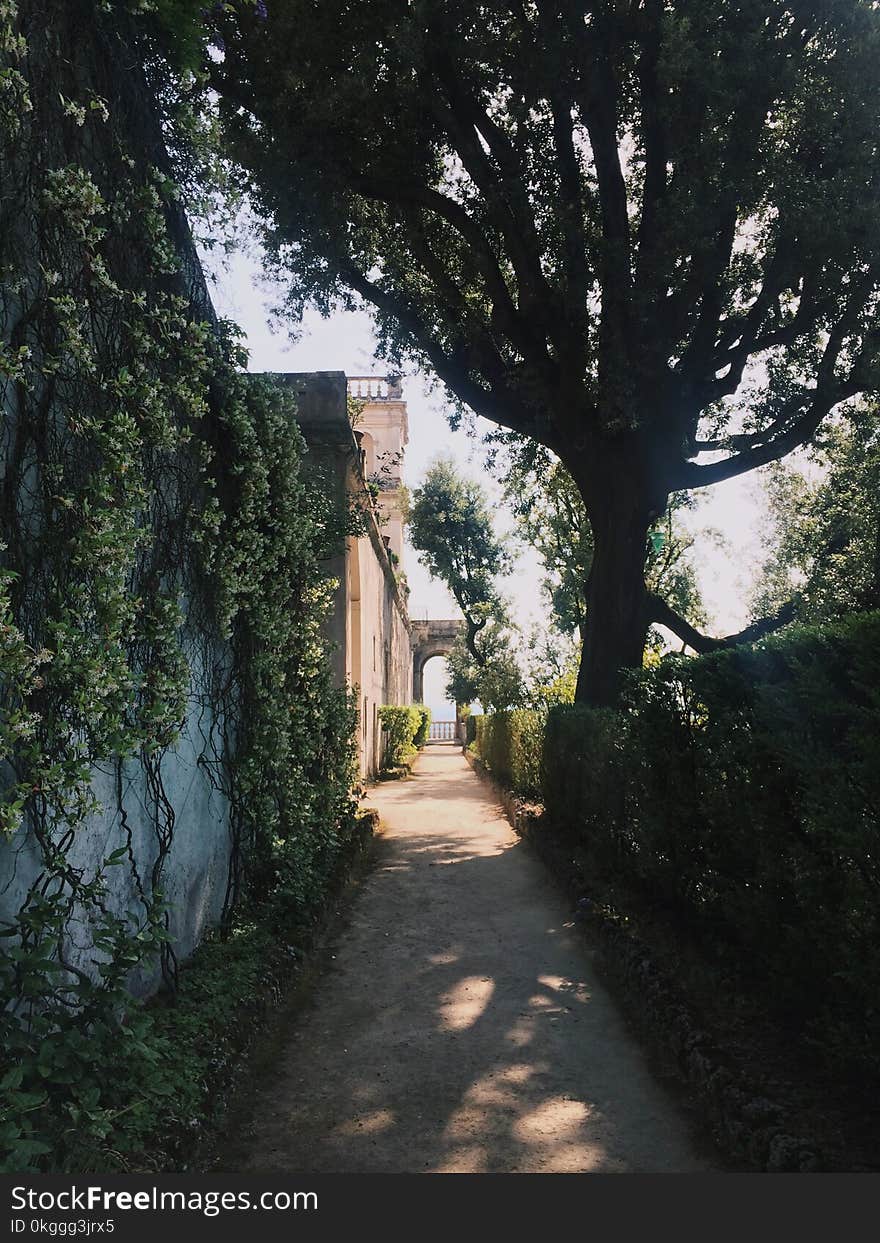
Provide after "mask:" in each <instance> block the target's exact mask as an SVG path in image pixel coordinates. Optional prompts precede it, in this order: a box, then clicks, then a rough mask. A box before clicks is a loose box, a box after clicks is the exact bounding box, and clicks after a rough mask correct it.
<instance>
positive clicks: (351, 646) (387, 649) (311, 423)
mask: <svg viewBox="0 0 880 1243" xmlns="http://www.w3.org/2000/svg"><path fill="white" fill-rule="evenodd" d="M277 378H280V379H282V380H283V381H284V382H285V383H286V384H289V385H290V386H291V387H292V388H293V389H294V391H295V393H296V399H297V407H298V415H297V418H298V422H299V425H300V428H301V430H302V432H303V435H304V437H305V440H306V443H307V445H308V448H309V454H310V456H311V459H312V461H314V462H315V464H316V467H318V468H319V469H320V470H321V471H322V472H323V473H324V475H325V477H326V479H327V481H328V482H329V483H330V484H331V486H332V490H333V494H334V497H335V499H336V503H337V504H338V505H340V506H345V505H350V506H353V507H354V510H355V511H356V514H357V517H358V519H359V521H358V527H359V530H360V533H359V534H352V535H349V536H348V537H347V538H346V541H345V547H344V550H343V551H342V552H340V553H339V554H338V555H337V556H336V557H334V558H333V560H332V561H331V563H330V566H329V569H330V573H331V575H332V577H333V578H334V579H335V580H336V583H337V587H336V593H335V597H334V602H333V612H332V615H331V616H330V617H329V618H328V622H327V625H328V633H329V636H330V638H331V640H332V642H333V645H334V651H333V662H334V670H335V673H336V678H337V681H338V682H339V683H340V684H342V683H347V684H348V685H349V686H352V687H357V688H358V696H359V709H360V735H359V748H360V756H361V772H362V773H363V775H364V776H366V777H372V776H375V774H376V773H377V772H378V770H379V766H380V764H381V760H382V755H381V745H382V738H381V735H382V731H381V726H380V724H379V707H380V706H381V705H382V704H403V703H409V702H410V698H411V689H412V649H411V642H410V623H409V616H408V613H407V605H406V586H405V580H404V579H403V576H402V572H401V564H402V556H403V512H402V505H401V499H402V492H401V489H402V486H403V485H402V478H401V466H402V461H403V453H404V450H405V448H406V443H407V435H408V428H407V418H406V402H405V401H404V400H403V397H402V394H401V389H400V383H399V380H398V379H397V378H396V377H390V378H388V379H385V378H380V377H373V376H370V377H365V376H360V377H352V378H351V379H348V380H347V379H346V377H345V375H344V374H343V373H342V372H341V371H324V372H313V373H307V374H301V375H286V376H281V377H277ZM349 397H351V398H353V402H354V404H353V409H352V410H351V413H350V410H349V401H348V398H349Z"/></svg>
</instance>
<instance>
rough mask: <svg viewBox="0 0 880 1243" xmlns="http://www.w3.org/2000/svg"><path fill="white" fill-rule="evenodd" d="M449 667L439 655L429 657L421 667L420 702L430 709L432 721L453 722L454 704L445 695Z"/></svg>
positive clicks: (442, 656) (443, 657)
mask: <svg viewBox="0 0 880 1243" xmlns="http://www.w3.org/2000/svg"><path fill="white" fill-rule="evenodd" d="M448 680H449V666H448V663H447V660H446V657H445V656H444V655H442V654H441V653H438V654H436V655H434V656H429V657H428V659H427V660H426V661H425V663H424V665H423V666H422V695H423V699H422V702H423V703H424V704H426V705H427V706H428V707H429V708H430V709H431V720H432V721H454V720H455V702H454V701H453V700H451V699H450V698H449V697H448V695H447V694H446V683H447V682H448Z"/></svg>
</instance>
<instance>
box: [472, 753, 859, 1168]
mask: <svg viewBox="0 0 880 1243" xmlns="http://www.w3.org/2000/svg"><path fill="white" fill-rule="evenodd" d="M463 754H464V757H465V759H466V760H467V762H468V764H469V765H470V767H471V768H472V769H473V771H474V773H475V774H476V776H477V777H478V778H479V779H480V780H481V781H483V782H485V783H487V784H488V785H490V786H491V788H492V790H493V791H494V794H495V797H496V798H497V799H498V801H499V803H500V805H501V807H502V808H503V809H504V813H505V815H506V816H507V819H508V820H509V821H510V824H511V826H512V827H513V829H514V831H515V832H516V833H517V834H518V835H519V836H520V837H521V838H522V840H523V841H524V842H525V843H526V844H527V845H528V847H529V848H530V849H531V850H532V852H533V853H534V855H535V856H536V857H537V858H538V859H539V860H540V861H541V862H542V863H543V864H544V866H545V868H546V869H547V871H548V872H549V873H550V875H551V876H552V877H553V879H554V880H555V882H556V884H557V885H558V886H559V887H560V888H561V889H562V890H563V892H564V893H565V895H566V898H567V900H568V901H570V902H572V903H573V905H574V907H575V919H576V920H577V922H578V924H579V925H580V928H581V934H582V936H583V937H584V938H585V939H586V940H587V941H588V942H589V945H590V947H591V949H593V950H594V951H595V952H596V959H597V960H596V966H597V969H598V970H599V972H600V974H601V976H602V980H603V983H604V984H605V986H606V987H607V988H608V990H609V992H611V994H612V996H613V997H614V998H615V1000H616V1001H617V1003H618V1005H619V1006H620V1009H621V1013H622V1014H623V1016H624V1018H625V1019H626V1020H627V1021H628V1023H629V1024H630V1026H631V1027H632V1028H634V1029H635V1031H637V1032H638V1034H639V1036H640V1038H641V1040H642V1043H643V1047H644V1049H645V1052H646V1054H648V1055H649V1056H651V1057H653V1059H654V1060H655V1061H656V1062H657V1063H658V1064H659V1066H660V1067H662V1069H663V1070H664V1071H666V1072H667V1073H668V1075H669V1076H671V1078H672V1079H673V1082H674V1083H675V1084H676V1086H677V1087H678V1090H679V1091H680V1092H681V1093H682V1094H683V1095H684V1096H685V1098H686V1099H687V1101H688V1102H689V1103H690V1104H691V1106H692V1107H693V1108H695V1109H696V1110H697V1111H698V1113H699V1115H700V1116H701V1119H702V1121H703V1124H704V1125H705V1126H706V1127H707V1129H708V1131H709V1133H710V1134H711V1135H712V1137H713V1139H714V1141H715V1143H716V1144H717V1145H718V1147H719V1150H720V1152H721V1154H722V1156H723V1157H726V1158H727V1159H728V1160H729V1161H731V1162H733V1163H734V1165H733V1168H739V1169H747V1170H752V1171H760V1172H765V1173H814V1172H823V1173H824V1172H870V1171H876V1170H877V1169H878V1168H880V1154H878V1153H877V1152H876V1150H875V1145H876V1143H877V1139H876V1135H873V1136H872V1135H870V1134H866V1135H862V1134H860V1131H861V1128H862V1125H863V1123H864V1120H863V1119H862V1118H861V1117H852V1116H849V1115H848V1112H847V1109H846V1108H845V1107H841V1108H840V1109H836V1108H835V1107H834V1104H833V1102H826V1101H824V1100H823V1099H822V1098H821V1093H820V1095H819V1099H818V1101H817V1100H816V1099H815V1097H814V1095H813V1093H812V1092H811V1091H810V1090H799V1087H798V1085H797V1084H796V1083H794V1082H793V1081H791V1080H789V1079H788V1078H787V1077H786V1076H785V1070H784V1068H782V1067H780V1066H778V1065H776V1064H774V1061H775V1059H774V1057H773V1055H772V1054H770V1053H769V1052H767V1053H766V1062H764V1061H763V1060H762V1055H763V1054H764V1052H765V1051H764V1050H762V1049H761V1047H760V1035H759V1036H758V1037H757V1038H756V1041H755V1044H754V1045H753V1046H752V1047H751V1048H749V1049H746V1050H736V1049H734V1050H730V1049H727V1048H726V1047H725V1033H724V1032H719V1031H717V1030H715V1029H714V1026H713V1024H712V1022H711V1020H709V1019H708V1018H707V1016H706V1015H704V1014H702V1013H700V1010H699V1007H698V1005H697V1004H696V999H693V998H692V997H691V996H690V995H689V994H688V992H687V990H686V989H684V988H682V987H681V986H680V985H679V983H678V981H677V979H676V978H675V976H674V975H673V972H672V970H671V969H670V966H667V965H666V964H665V963H664V961H663V954H662V952H661V953H660V954H659V955H658V954H657V952H656V951H655V950H654V949H653V947H652V946H651V945H650V944H649V943H648V942H647V941H646V940H645V939H644V938H643V937H640V936H639V935H638V932H636V931H634V930H633V928H632V927H631V926H627V922H628V921H627V919H626V917H625V916H624V917H623V918H621V915H620V914H619V913H617V912H616V911H613V910H611V909H610V908H609V907H607V906H605V905H603V904H602V903H601V901H599V902H596V901H592V900H591V899H590V898H589V897H587V896H584V895H586V893H587V891H588V886H587V885H586V883H585V878H584V875H583V874H582V873H581V871H580V869H579V866H578V861H577V859H576V858H574V857H573V855H574V851H573V849H572V846H571V843H567V842H566V841H565V840H563V839H562V838H560V837H557V836H556V835H554V834H552V833H547V832H540V831H539V827H540V823H541V815H540V813H541V810H542V809H541V808H540V807H538V806H536V805H535V804H530V803H528V802H527V801H525V800H523V799H520V798H517V797H516V796H514V795H513V794H511V793H510V792H509V791H507V790H505V789H504V788H503V787H502V786H500V785H499V783H498V782H496V781H495V779H494V778H493V777H492V775H491V774H490V773H489V772H488V771H487V769H486V768H485V767H484V766H483V765H482V763H481V762H480V761H479V760H478V759H477V758H476V757H474V756H473V755H471V754H469V753H468V751H467V749H466V748H463ZM811 1087H812V1085H811ZM823 1109H824V1110H825V1112H824V1113H823ZM848 1125H851V1126H852V1127H853V1130H854V1134H852V1136H851V1138H845V1131H846V1129H847V1127H848ZM862 1141H864V1148H863V1144H862Z"/></svg>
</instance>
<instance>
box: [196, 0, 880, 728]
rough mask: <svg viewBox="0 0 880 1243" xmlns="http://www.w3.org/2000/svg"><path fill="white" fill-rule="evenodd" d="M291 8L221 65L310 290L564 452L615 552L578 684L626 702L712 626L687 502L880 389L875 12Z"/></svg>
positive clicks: (457, 2) (281, 243)
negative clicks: (656, 586) (654, 647)
mask: <svg viewBox="0 0 880 1243" xmlns="http://www.w3.org/2000/svg"><path fill="white" fill-rule="evenodd" d="M266 7H267V8H268V19H267V20H266V21H259V20H257V19H256V17H254V18H252V19H251V20H248V19H247V17H246V16H245V18H244V19H243V20H242V22H241V24H240V26H238V27H235V26H234V25H230V29H229V32H228V39H227V47H226V56H225V60H224V62H223V63H222V64H218V65H217V66H216V67H215V75H214V76H215V84H216V86H217V88H218V90H219V91H220V93H221V96H222V99H223V110H224V115H225V119H226V124H227V132H228V134H229V135H230V137H231V139H232V141H233V145H234V149H235V152H236V154H237V156H238V158H239V159H240V160H241V162H242V163H243V165H244V166H245V167H246V168H247V169H248V170H249V172H250V178H251V183H252V191H253V195H254V199H255V202H256V203H257V205H258V206H259V207H260V208H262V209H263V210H264V212H265V213H266V216H267V218H268V219H269V220H270V221H271V227H270V230H269V241H270V243H271V253H272V254H273V255H274V259H275V262H276V263H277V265H278V267H279V270H280V271H281V272H283V273H284V275H285V277H286V279H287V281H288V287H289V302H290V309H291V311H292V312H293V313H298V312H299V311H301V309H302V307H303V306H304V304H305V303H306V302H307V301H317V302H318V304H319V305H322V306H324V307H329V306H332V305H334V304H339V303H340V302H342V303H343V304H345V303H346V302H347V303H352V302H357V301H359V300H363V301H364V302H366V303H368V304H370V305H372V307H373V308H375V311H376V315H377V318H378V323H379V326H380V330H381V334H382V341H383V346H384V348H385V350H386V352H387V354H388V356H389V357H390V358H391V359H392V360H394V359H398V360H399V359H402V358H403V357H404V356H406V355H409V356H410V357H415V358H417V359H419V360H421V361H423V362H424V363H427V364H429V365H430V366H431V367H432V368H433V369H434V370H435V371H436V373H437V374H438V375H439V376H440V377H441V379H442V380H443V381H444V382H445V383H446V385H447V386H448V388H449V389H450V390H451V391H452V393H454V394H455V395H457V397H458V398H459V399H460V401H461V402H462V403H465V404H466V405H468V406H470V407H471V408H472V409H473V410H475V411H476V412H478V413H479V414H482V415H485V416H486V417H487V418H489V419H493V420H495V421H496V422H498V423H500V424H502V425H503V426H504V427H507V428H510V429H512V430H514V431H517V432H520V433H522V434H524V435H526V436H530V437H533V438H534V439H536V440H538V441H539V442H540V443H542V444H544V445H546V446H548V447H549V448H551V449H552V450H553V451H554V452H555V453H556V454H557V455H558V456H559V458H560V459H561V460H562V461H563V462H564V464H565V465H566V467H567V468H568V470H569V471H570V472H571V475H572V476H573V478H574V479H575V481H576V483H577V485H578V488H579V490H580V492H581V494H582V496H583V499H584V503H585V505H586V507H587V512H588V514H589V518H590V523H591V526H592V530H593V539H594V545H595V548H594V556H593V560H592V569H591V573H590V580H589V585H588V595H589V626H588V631H587V635H586V640H585V643H584V653H583V659H582V664H581V675H580V678H579V687H578V694H579V697H581V698H587V699H589V700H591V701H592V702H595V703H605V702H609V701H611V700H613V698H614V695H615V692H616V688H617V685H618V671H619V669H620V668H622V667H624V666H633V665H637V664H638V663H639V662H640V661H641V658H642V650H643V645H644V640H645V635H646V631H647V627H648V625H649V624H650V622H651V621H652V620H653V619H654V618H655V615H656V614H657V613H662V614H663V616H662V620H663V622H664V623H665V624H667V625H670V626H672V627H673V628H678V630H679V632H680V633H682V634H684V635H685V636H686V637H687V638H688V641H689V642H690V641H691V639H692V637H693V636H694V634H695V632H694V631H693V628H692V627H690V626H688V625H687V624H686V623H685V622H684V620H683V619H681V618H679V617H678V615H677V614H675V612H674V610H672V609H670V608H669V607H668V606H663V605H662V604H661V603H660V602H658V601H656V600H654V599H652V598H650V597H649V595H648V592H647V590H646V587H645V580H644V563H645V555H646V549H647V534H648V532H649V530H650V529H651V526H652V524H653V523H655V522H656V520H657V518H658V516H659V515H661V514H663V513H664V512H665V510H666V506H667V500H668V497H669V495H670V493H672V492H676V491H687V490H690V489H693V488H700V487H705V486H708V485H710V484H715V483H718V482H719V481H721V480H725V479H729V478H731V477H733V476H735V475H740V474H742V473H743V472H745V471H750V470H752V469H754V468H755V467H758V466H762V465H765V464H766V463H768V462H771V461H773V460H775V459H778V458H780V457H781V456H783V455H784V454H786V453H788V452H789V451H790V450H792V449H793V448H795V447H796V446H798V445H801V444H804V443H806V442H808V441H809V440H810V438H811V437H812V436H813V435H814V433H815V432H816V429H817V428H818V427H819V426H820V424H821V423H822V421H823V420H824V419H825V417H826V416H827V415H828V414H829V412H830V411H832V410H834V409H835V408H836V407H838V406H840V405H841V403H844V402H847V401H848V400H849V399H851V398H852V397H853V396H854V395H856V394H857V393H859V392H862V391H867V390H873V389H875V388H876V387H877V375H878V373H877V357H878V333H877V330H876V327H875V323H874V316H875V310H876V306H877V301H878V279H880V227H878V224H880V195H878V188H880V187H878V173H880V161H878V149H877V146H878V110H880V89H878V86H880V13H878V12H877V11H876V6H875V5H874V4H873V3H871V2H869V0H806V2H802V0H666V2H665V3H664V0H604V2H602V0H600V2H598V3H578V2H576V0H505V2H502V0H490V2H488V3H477V2H475V0H409V2H407V3H404V2H403V0H322V2H321V3H320V4H317V3H313V2H312V0H287V2H286V3H281V2H280V0H275V2H274V3H269V4H268V5H267V6H266ZM750 633H751V632H750ZM698 637H699V636H698Z"/></svg>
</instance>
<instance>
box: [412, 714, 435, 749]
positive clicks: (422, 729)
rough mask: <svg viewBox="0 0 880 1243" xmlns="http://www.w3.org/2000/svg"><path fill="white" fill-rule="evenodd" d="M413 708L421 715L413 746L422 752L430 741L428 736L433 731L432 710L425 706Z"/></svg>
mask: <svg viewBox="0 0 880 1243" xmlns="http://www.w3.org/2000/svg"><path fill="white" fill-rule="evenodd" d="M412 706H413V708H415V710H416V712H418V713H419V717H420V720H419V727H418V729H417V730H416V733H415V737H414V738H413V746H414V747H418V748H419V750H421V749H422V747H423V746H424V745H425V743H426V742H427V741H428V735H429V733H430V731H431V709H430V708H429V707H427V706H426V705H425V704H413V705H412Z"/></svg>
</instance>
